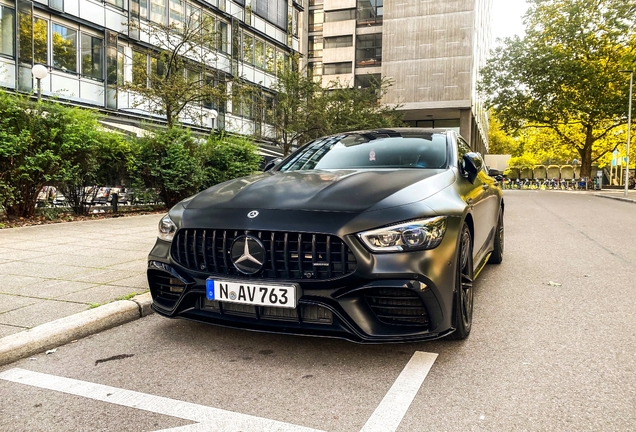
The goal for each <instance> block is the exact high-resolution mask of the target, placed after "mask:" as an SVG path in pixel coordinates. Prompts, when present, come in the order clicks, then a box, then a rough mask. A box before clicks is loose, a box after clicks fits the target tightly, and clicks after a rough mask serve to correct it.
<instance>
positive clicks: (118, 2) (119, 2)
mask: <svg viewBox="0 0 636 432" xmlns="http://www.w3.org/2000/svg"><path fill="white" fill-rule="evenodd" d="M105 1H106V3H110V4H112V5H113V6H117V7H118V8H120V9H123V8H124V0H105Z"/></svg>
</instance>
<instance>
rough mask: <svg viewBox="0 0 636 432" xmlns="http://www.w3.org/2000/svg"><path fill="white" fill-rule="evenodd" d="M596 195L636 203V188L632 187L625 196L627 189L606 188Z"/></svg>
mask: <svg viewBox="0 0 636 432" xmlns="http://www.w3.org/2000/svg"><path fill="white" fill-rule="evenodd" d="M595 195H596V196H600V197H603V198H610V199H614V200H619V201H627V202H632V203H635V204H636V190H634V189H630V190H629V191H627V196H625V189H621V190H618V189H604V190H601V191H598V192H596V193H595Z"/></svg>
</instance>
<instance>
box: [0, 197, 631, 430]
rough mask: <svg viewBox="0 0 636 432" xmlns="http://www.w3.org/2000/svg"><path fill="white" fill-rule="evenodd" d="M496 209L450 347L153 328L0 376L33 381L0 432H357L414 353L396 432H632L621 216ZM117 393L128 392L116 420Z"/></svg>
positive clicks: (522, 206) (20, 391)
mask: <svg viewBox="0 0 636 432" xmlns="http://www.w3.org/2000/svg"><path fill="white" fill-rule="evenodd" d="M505 201H506V216H505V222H506V250H505V256H504V262H503V263H502V264H501V265H498V266H488V267H487V268H486V269H485V270H484V272H483V273H482V274H481V276H480V279H479V280H478V281H477V284H476V292H475V313H474V323H473V329H472V334H471V336H470V337H469V339H468V340H466V341H463V342H451V341H434V342H428V343H418V344H395V345H377V346H360V345H355V344H352V343H349V342H345V341H340V340H330V339H316V338H304V337H292V336H281V335H267V334H260V333H252V332H245V331H238V330H231V329H223V328H217V327H212V326H205V325H201V324H197V323H191V322H187V321H181V320H168V319H165V318H162V317H159V316H156V315H153V316H150V317H146V318H143V319H141V320H137V321H135V322H132V323H130V324H126V325H123V326H121V327H118V328H115V329H112V330H109V331H107V332H104V333H102V334H97V335H93V336H91V337H88V338H86V339H83V340H80V341H77V342H75V343H72V344H69V345H66V346H63V347H60V348H58V349H57V351H56V352H55V353H52V354H48V355H47V354H41V355H37V356H35V357H33V358H32V359H25V360H23V361H20V362H17V363H14V364H11V365H8V366H5V367H3V368H0V378H2V374H3V373H4V374H7V373H8V372H10V371H11V370H15V369H16V368H19V369H22V370H25V371H27V372H20V371H18V372H19V373H22V374H23V375H25V376H27V375H28V376H31V375H33V374H32V372H40V373H44V374H46V375H33V376H32V377H31V379H32V381H33V383H32V384H30V385H26V384H23V383H16V382H12V381H9V380H7V379H0V430H2V431H59V430H73V431H142V430H145V431H148V430H163V429H170V428H178V427H182V428H181V429H175V430H183V431H192V430H216V429H214V428H206V427H205V426H199V428H198V429H197V426H189V425H193V424H194V425H196V423H197V422H198V421H200V420H192V419H193V418H195V417H196V415H195V414H192V415H190V414H188V413H190V412H199V411H201V412H204V411H205V407H213V408H218V409H220V410H224V411H222V414H223V415H226V414H227V413H226V412H227V411H231V412H234V413H240V414H243V415H248V416H255V417H258V418H263V419H270V420H276V421H278V422H282V423H280V424H278V423H277V424H274V426H271V427H263V428H262V429H259V428H254V429H250V427H246V426H241V421H242V419H243V417H240V416H235V417H233V415H232V414H227V419H228V425H226V428H225V429H223V430H237V431H238V430H244V431H248V430H256V429H259V430H279V431H283V430H285V431H287V430H290V431H291V430H300V428H295V427H294V426H291V425H297V426H302V427H306V428H314V429H319V430H324V431H360V430H361V429H363V427H365V424H366V423H367V420H368V419H369V418H371V417H372V415H373V413H374V411H375V410H376V408H377V407H378V406H379V405H381V404H382V403H383V402H382V401H383V398H384V397H385V395H386V394H387V392H390V391H391V392H393V391H395V390H394V389H391V388H392V386H393V384H394V382H396V379H398V377H399V376H401V375H400V374H401V373H403V371H404V370H405V366H406V365H407V363H409V361H410V360H411V359H412V357H413V355H414V353H416V352H427V353H435V354H438V357H437V358H436V360H435V362H434V363H433V365H432V367H431V368H430V372H429V373H428V375H427V376H426V378H425V379H424V381H423V383H422V385H421V387H419V391H418V392H417V394H416V395H415V398H414V399H413V400H412V402H410V401H407V402H403V403H402V405H403V408H405V409H406V408H407V407H408V409H407V410H406V414H405V415H404V418H403V419H402V420H401V422H400V423H399V427H398V428H397V430H398V431H473V430H475V431H516V430H519V431H591V430H594V431H636V378H635V376H636V337H635V335H636V313H635V312H636V289H635V286H636V283H635V279H636V206H635V205H634V204H631V203H625V202H620V201H614V200H608V199H603V198H599V197H594V196H592V195H590V194H585V193H571V192H552V191H506V193H505ZM29 374H31V375H29ZM5 376H6V375H5ZM57 377H67V378H72V379H74V380H81V381H85V382H88V383H96V384H102V385H106V386H110V387H108V388H101V387H100V388H95V389H93V388H89V387H90V385H88V384H85V383H79V382H76V381H73V382H70V383H66V382H64V383H65V384H64V383H60V382H58V381H59V379H58V378H57ZM49 380H50V381H51V383H48V382H49ZM407 381H408V380H407ZM62 384H64V385H66V386H67V387H66V388H67V391H68V392H71V393H73V392H76V393H75V394H76V395H69V394H66V393H61V392H60V391H58V390H59V388H60V386H62ZM402 385H404V383H403V384H402ZM47 386H48V388H41V387H47ZM396 386H397V387H399V386H398V385H397V384H396ZM111 387H112V388H113V389H111ZM51 388H53V389H51ZM85 388H86V389H87V390H86V393H87V394H86V395H83V396H79V395H77V394H79V393H81V392H82V391H84V390H83V389H85ZM55 389H57V390H55ZM68 389H72V390H68ZM117 389H127V390H132V391H135V392H139V393H135V394H132V393H124V394H123V395H121V396H120V399H119V401H120V402H119V405H117V404H114V403H110V402H109V399H108V398H109V397H111V395H114V396H112V397H117V396H118V394H117ZM398 390H399V389H398ZM416 390H417V387H416ZM99 391H103V392H104V393H105V395H103V396H102V400H96V398H97V397H96V396H95V395H96V394H98V393H99ZM140 394H143V395H155V396H162V397H164V398H169V399H170V400H165V399H162V400H160V401H158V400H156V398H152V397H150V396H148V401H147V402H144V403H143V404H142V402H143V401H142V402H140V401H141V400H142V399H143V397H144V396H143V395H141V396H140ZM140 398H141V399H140ZM97 399H98V398H97ZM143 400H144V401H145V399H143ZM175 401H184V402H189V403H190V404H191V405H183V406H182V405H179V404H178V403H177V402H175ZM162 403H163V404H164V405H162ZM409 403H410V405H408V404H409ZM144 404H145V405H144ZM192 404H194V405H192ZM142 405H143V406H142ZM404 405H405V406H404ZM161 406H164V408H163V409H160V408H161ZM134 407H139V408H144V409H137V408H134ZM156 407H159V408H157V409H154V408H156ZM166 407H167V408H166ZM392 408H394V409H399V408H400V407H399V404H396V405H395V406H393V407H392ZM170 409H173V410H175V413H172V414H170V415H166V412H172V411H170ZM153 410H154V411H155V412H153ZM197 410H199V411H197ZM205 412H207V411H205ZM196 418H199V417H196ZM248 420H249V419H248ZM233 422H234V423H233ZM233 424H234V425H235V426H232V425H233ZM284 424H287V426H285V425H284ZM369 426H370V425H367V427H369ZM371 426H373V425H371ZM371 429H372V428H370V429H368V430H371ZM376 429H377V430H387V431H388V429H383V428H382V427H376ZM365 430H366V429H365ZM392 430H394V429H392Z"/></svg>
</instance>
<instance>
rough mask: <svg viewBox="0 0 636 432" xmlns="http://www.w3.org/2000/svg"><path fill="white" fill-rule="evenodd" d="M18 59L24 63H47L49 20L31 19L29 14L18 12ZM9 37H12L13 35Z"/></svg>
mask: <svg viewBox="0 0 636 432" xmlns="http://www.w3.org/2000/svg"><path fill="white" fill-rule="evenodd" d="M18 16H19V20H20V23H19V26H18V28H19V31H20V45H19V48H18V53H19V57H20V58H19V61H20V62H21V63H26V64H35V63H41V64H44V65H48V64H49V56H48V53H49V45H48V41H49V22H48V21H47V20H44V19H41V18H35V19H33V20H31V14H25V13H22V12H20V13H19V15H18ZM11 39H14V38H13V36H12V37H11Z"/></svg>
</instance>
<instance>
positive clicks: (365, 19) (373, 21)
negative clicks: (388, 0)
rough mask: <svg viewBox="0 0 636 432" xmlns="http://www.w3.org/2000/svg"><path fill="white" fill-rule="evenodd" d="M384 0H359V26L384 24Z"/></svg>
mask: <svg viewBox="0 0 636 432" xmlns="http://www.w3.org/2000/svg"><path fill="white" fill-rule="evenodd" d="M383 15H384V0H358V22H357V25H358V26H369V25H378V24H382V17H383Z"/></svg>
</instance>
